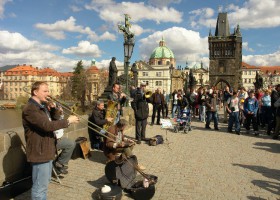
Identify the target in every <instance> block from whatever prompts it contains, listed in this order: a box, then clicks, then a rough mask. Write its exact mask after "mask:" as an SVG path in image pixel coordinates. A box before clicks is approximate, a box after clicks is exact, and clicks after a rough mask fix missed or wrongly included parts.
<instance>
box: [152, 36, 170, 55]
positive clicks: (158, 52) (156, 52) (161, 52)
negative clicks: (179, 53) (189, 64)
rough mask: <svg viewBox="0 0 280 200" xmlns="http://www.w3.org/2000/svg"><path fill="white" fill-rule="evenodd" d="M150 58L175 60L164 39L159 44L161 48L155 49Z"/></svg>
mask: <svg viewBox="0 0 280 200" xmlns="http://www.w3.org/2000/svg"><path fill="white" fill-rule="evenodd" d="M150 58H174V54H173V52H172V51H171V50H170V49H169V48H168V47H167V46H166V45H165V42H164V40H163V39H162V40H161V41H160V42H159V47H157V48H155V49H154V51H153V53H152V54H151V57H150Z"/></svg>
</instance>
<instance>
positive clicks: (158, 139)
mask: <svg viewBox="0 0 280 200" xmlns="http://www.w3.org/2000/svg"><path fill="white" fill-rule="evenodd" d="M163 141H164V140H163V137H162V135H156V136H154V137H152V138H150V140H149V144H150V146H156V145H158V144H163Z"/></svg>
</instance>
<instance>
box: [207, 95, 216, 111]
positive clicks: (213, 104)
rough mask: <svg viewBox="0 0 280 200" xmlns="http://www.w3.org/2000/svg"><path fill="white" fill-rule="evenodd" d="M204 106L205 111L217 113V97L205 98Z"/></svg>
mask: <svg viewBox="0 0 280 200" xmlns="http://www.w3.org/2000/svg"><path fill="white" fill-rule="evenodd" d="M205 105H206V111H211V112H217V105H218V97H217V96H216V97H214V96H213V95H212V94H211V95H209V96H207V98H206V101H205ZM211 107H212V108H211Z"/></svg>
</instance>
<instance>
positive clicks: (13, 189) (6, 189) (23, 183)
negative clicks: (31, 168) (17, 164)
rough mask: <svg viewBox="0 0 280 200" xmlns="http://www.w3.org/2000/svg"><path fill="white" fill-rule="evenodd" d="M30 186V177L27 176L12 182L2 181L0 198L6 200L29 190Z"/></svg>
mask: <svg viewBox="0 0 280 200" xmlns="http://www.w3.org/2000/svg"><path fill="white" fill-rule="evenodd" d="M31 187H32V177H31V176H28V177H25V178H21V179H19V180H16V181H14V182H4V183H3V185H2V186H0V199H1V200H8V199H13V198H15V197H16V196H18V195H20V194H22V193H24V192H26V191H27V190H30V188H31Z"/></svg>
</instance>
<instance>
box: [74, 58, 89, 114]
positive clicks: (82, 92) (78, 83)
mask: <svg viewBox="0 0 280 200" xmlns="http://www.w3.org/2000/svg"><path fill="white" fill-rule="evenodd" d="M73 74H74V75H73V76H72V91H71V94H72V97H73V98H75V99H76V100H78V101H80V103H81V107H82V111H83V112H85V100H86V88H87V77H86V73H85V69H84V66H83V61H81V60H80V61H79V62H78V63H77V66H76V67H75V68H74V72H73Z"/></svg>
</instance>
